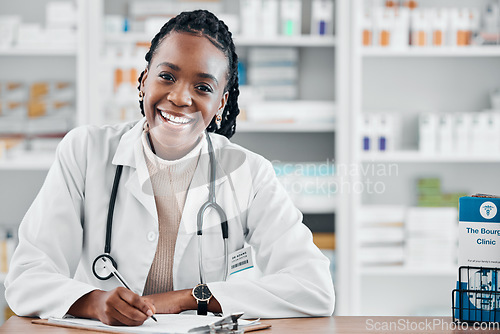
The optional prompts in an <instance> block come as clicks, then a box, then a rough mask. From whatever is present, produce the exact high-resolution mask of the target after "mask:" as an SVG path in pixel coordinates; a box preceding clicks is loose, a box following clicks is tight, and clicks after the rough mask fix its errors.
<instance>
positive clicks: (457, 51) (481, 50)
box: [361, 46, 500, 57]
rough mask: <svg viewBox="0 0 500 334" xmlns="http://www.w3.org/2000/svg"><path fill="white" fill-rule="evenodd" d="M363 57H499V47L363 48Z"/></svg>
mask: <svg viewBox="0 0 500 334" xmlns="http://www.w3.org/2000/svg"><path fill="white" fill-rule="evenodd" d="M361 55H362V56H363V57H500V46H469V47H467V46H465V47H453V48H452V47H427V48H421V47H420V48H416V47H409V48H405V49H388V48H378V47H364V48H362V49H361Z"/></svg>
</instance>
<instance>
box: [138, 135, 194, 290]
mask: <svg viewBox="0 0 500 334" xmlns="http://www.w3.org/2000/svg"><path fill="white" fill-rule="evenodd" d="M202 143H203V140H200V142H199V143H198V144H197V145H196V146H195V147H194V148H193V149H192V150H191V152H189V153H188V154H186V155H185V156H184V157H182V158H180V159H178V160H163V159H161V158H159V157H158V156H156V155H155V154H154V153H153V152H152V150H151V148H150V146H149V143H148V140H147V132H146V129H145V131H144V132H143V134H142V146H143V148H144V155H145V158H146V165H147V167H148V170H149V175H150V178H151V184H152V186H153V194H154V196H155V202H156V210H157V212H158V225H159V226H158V228H159V234H158V246H157V248H156V254H155V257H154V259H153V263H152V265H151V269H150V270H149V274H148V278H147V280H146V285H145V287H144V293H143V295H150V294H155V293H162V292H166V291H172V290H173V272H172V267H173V262H174V251H175V242H176V240H177V233H178V230H179V224H180V221H181V217H182V211H183V209H184V203H185V201H186V195H187V191H188V188H189V184H190V183H191V180H192V178H193V175H194V171H195V169H196V165H197V164H198V159H199V156H200V152H201V148H202Z"/></svg>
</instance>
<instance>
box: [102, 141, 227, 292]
mask: <svg viewBox="0 0 500 334" xmlns="http://www.w3.org/2000/svg"><path fill="white" fill-rule="evenodd" d="M205 136H206V138H207V142H208V155H209V157H210V185H209V192H208V201H206V202H205V203H204V204H203V205H202V206H201V208H200V210H199V211H198V215H197V218H196V224H197V232H196V234H197V235H198V267H199V271H200V283H206V282H205V273H204V270H203V247H202V240H203V238H202V235H203V232H202V229H203V216H204V214H205V211H206V210H207V209H208V208H213V209H214V210H215V211H216V212H217V213H218V215H219V217H220V219H221V221H222V223H221V229H222V239H223V241H224V271H223V273H224V275H223V278H224V280H226V279H227V272H228V261H229V254H228V246H227V239H228V236H229V232H228V224H227V217H226V213H225V212H224V210H223V209H222V208H221V207H220V205H219V204H217V202H216V199H215V172H216V161H215V154H214V148H213V146H212V141H211V139H210V136H209V135H208V133H207V134H205ZM148 140H149V141H150V139H149V134H148ZM150 146H151V148H152V149H153V146H152V145H151V141H150ZM153 152H154V149H153ZM122 170H123V166H122V165H118V166H116V172H115V178H114V180H113V189H112V190H111V197H110V200H109V208H108V217H107V221H106V242H105V244H104V253H103V254H101V255H99V256H97V257H96V258H95V260H94V263H93V264H92V271H93V273H94V275H95V276H96V277H97V278H98V279H100V280H107V279H109V278H111V277H112V276H115V277H116V278H117V279H118V280H120V281H123V282H124V280H123V277H122V276H121V275H120V273H119V272H118V270H117V269H116V268H117V267H118V266H117V264H116V261H115V260H114V259H113V257H112V256H111V229H112V226H113V212H114V209H115V203H116V194H117V192H118V184H119V183H120V177H121V174H122Z"/></svg>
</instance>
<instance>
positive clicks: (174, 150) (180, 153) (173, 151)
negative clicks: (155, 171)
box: [148, 133, 203, 160]
mask: <svg viewBox="0 0 500 334" xmlns="http://www.w3.org/2000/svg"><path fill="white" fill-rule="evenodd" d="M202 137H203V136H200V137H198V138H197V139H196V140H195V141H194V142H193V143H190V144H187V145H179V146H165V145H161V143H159V142H158V141H156V140H155V139H154V137H152V136H150V135H149V133H148V138H149V144H150V147H151V150H152V151H153V153H154V154H155V155H156V156H158V157H160V158H161V159H163V160H178V159H180V158H182V157H184V156H185V155H186V154H188V153H189V152H191V151H192V150H193V148H194V147H195V146H196V145H198V143H199V142H200V140H201V138H202Z"/></svg>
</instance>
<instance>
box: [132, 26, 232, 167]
mask: <svg viewBox="0 0 500 334" xmlns="http://www.w3.org/2000/svg"><path fill="white" fill-rule="evenodd" d="M227 71H228V61H227V59H226V56H225V54H224V53H223V52H222V51H221V50H219V49H217V48H216V47H215V46H214V45H213V44H212V43H211V42H210V41H209V40H208V39H207V38H206V37H203V36H197V35H193V34H189V33H177V32H172V33H170V34H169V35H167V36H166V37H165V39H164V40H163V41H162V42H161V44H160V45H159V46H158V48H157V49H156V52H155V54H154V55H153V58H152V59H151V62H150V64H149V67H148V68H147V69H146V71H145V73H144V76H143V78H142V81H141V90H142V91H143V92H144V102H143V103H144V113H145V115H146V119H147V121H148V124H149V128H150V134H151V137H152V141H153V144H154V148H155V150H156V153H157V154H158V155H159V156H160V157H162V158H166V159H175V158H179V157H182V156H183V155H184V154H186V153H187V152H189V151H190V150H191V149H192V148H193V146H194V145H196V143H197V142H198V139H199V138H200V135H201V133H202V132H203V131H204V130H205V129H206V127H207V126H208V125H209V124H210V122H211V121H212V119H213V117H214V116H215V114H216V113H220V114H222V111H223V110H224V107H225V104H226V102H227V98H228V92H225V90H224V88H225V87H226V84H227Z"/></svg>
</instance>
